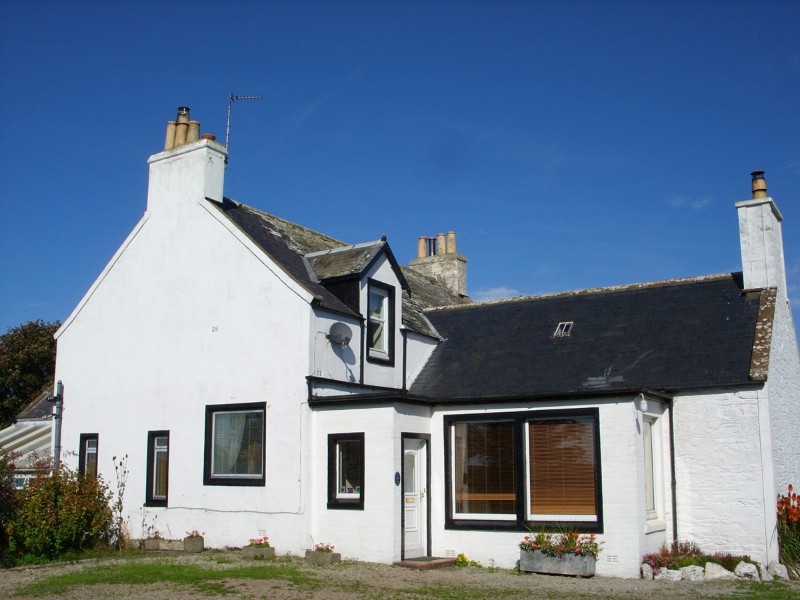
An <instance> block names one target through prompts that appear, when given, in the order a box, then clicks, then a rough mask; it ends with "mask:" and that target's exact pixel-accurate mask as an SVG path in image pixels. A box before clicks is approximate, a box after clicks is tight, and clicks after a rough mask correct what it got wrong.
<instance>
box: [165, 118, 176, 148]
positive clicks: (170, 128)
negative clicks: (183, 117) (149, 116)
mask: <svg viewBox="0 0 800 600" xmlns="http://www.w3.org/2000/svg"><path fill="white" fill-rule="evenodd" d="M174 147H175V121H167V137H166V138H165V139H164V150H172V149H173V148H174Z"/></svg>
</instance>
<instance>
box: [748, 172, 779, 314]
mask: <svg viewBox="0 0 800 600" xmlns="http://www.w3.org/2000/svg"><path fill="white" fill-rule="evenodd" d="M751 175H752V179H753V181H752V190H753V198H752V199H751V200H744V201H742V202H737V203H736V209H737V211H738V213H739V243H740V244H741V247H742V271H743V273H744V287H745V289H748V290H751V289H762V288H769V287H774V288H778V297H779V298H782V299H784V300H785V299H786V269H785V267H784V261H783V236H782V234H781V221H782V220H783V216H782V215H781V212H780V211H779V210H778V207H777V205H776V204H775V201H774V200H773V199H772V198H770V197H769V196H768V195H767V182H766V179H764V171H753V173H752V174H751Z"/></svg>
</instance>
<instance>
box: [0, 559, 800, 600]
mask: <svg viewBox="0 0 800 600" xmlns="http://www.w3.org/2000/svg"><path fill="white" fill-rule="evenodd" d="M124 560H126V559H124V558H123V559H103V560H92V561H83V562H80V563H72V564H58V565H47V566H41V567H33V568H24V567H18V568H15V569H8V570H5V571H0V598H7V597H10V596H11V595H12V594H13V593H14V592H15V591H16V590H18V589H19V588H21V587H24V586H26V585H28V584H30V583H33V582H35V581H39V580H42V579H46V578H49V577H53V576H55V575H60V574H63V573H68V572H73V571H79V570H85V569H98V568H100V569H102V568H104V567H105V568H108V566H110V565H113V564H115V563H118V562H120V561H124ZM128 560H131V559H128ZM136 560H138V561H164V562H171V563H176V564H182V563H184V564H185V563H197V564H202V566H204V567H208V568H215V569H227V568H231V567H240V566H245V565H248V564H250V565H252V564H267V563H266V562H265V563H254V562H253V561H248V560H245V559H243V558H242V557H241V554H240V553H239V552H236V551H230V552H221V551H207V552H204V553H202V554H199V555H191V554H175V555H161V556H153V557H146V558H138V559H136ZM278 563H279V564H283V565H286V566H291V567H294V568H296V569H298V570H300V571H302V572H303V573H306V574H308V575H309V576H310V577H312V578H313V582H312V583H300V584H293V583H290V582H289V581H286V580H256V579H229V580H224V582H223V583H224V586H223V587H224V588H226V589H227V594H226V595H228V597H236V598H270V599H277V600H284V599H299V598H304V599H307V598H313V599H325V600H328V599H331V600H338V599H345V598H347V599H370V600H372V599H378V598H385V599H395V598H398V599H409V600H411V599H413V600H420V599H424V598H439V599H442V598H446V599H453V600H456V599H458V600H461V599H464V598H468V599H471V600H472V599H475V600H478V599H483V598H486V599H491V600H497V599H498V598H552V599H558V600H570V599H579V598H580V599H584V598H620V599H622V598H625V599H633V598H643V599H644V598H647V599H651V598H653V599H660V598H664V599H666V598H670V599H673V598H677V599H689V598H735V597H737V596H739V595H746V594H747V593H748V592H750V593H751V594H752V590H750V588H748V587H746V586H742V585H741V584H739V583H738V582H713V583H692V582H665V581H643V580H634V579H615V578H610V577H593V578H590V579H576V578H572V577H558V576H548V575H535V574H529V573H525V574H519V573H517V572H515V571H508V570H504V569H480V568H474V567H466V568H449V569H439V570H433V571H414V570H409V569H404V568H401V567H395V566H390V565H382V564H375V563H367V562H357V561H345V562H342V563H341V564H339V565H334V566H329V567H314V566H312V565H309V564H307V563H306V562H305V561H304V560H303V559H301V558H296V557H281V558H279V559H278ZM778 585H781V586H782V587H780V588H778V589H775V588H776V587H777V586H767V587H765V589H764V591H765V592H770V591H771V592H772V593H773V594H776V595H770V597H771V598H779V597H784V596H785V597H786V598H800V581H791V582H782V583H781V584H778ZM226 589H222V590H221V591H217V592H216V593H214V592H213V591H206V592H205V593H210V594H211V595H219V594H221V593H225V592H226ZM203 595H204V592H203V591H201V590H198V589H196V588H194V587H192V586H186V585H177V584H172V583H159V584H148V585H109V584H97V585H90V586H80V587H72V588H69V591H67V592H66V593H65V594H63V595H60V596H52V597H55V598H62V599H72V598H76V599H85V598H98V599H99V598H144V597H147V598H169V599H171V600H172V599H175V600H182V599H193V598H198V597H201V596H203ZM39 597H41V596H39ZM750 597H754V596H750Z"/></svg>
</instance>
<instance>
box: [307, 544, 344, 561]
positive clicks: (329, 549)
mask: <svg viewBox="0 0 800 600" xmlns="http://www.w3.org/2000/svg"><path fill="white" fill-rule="evenodd" d="M333 550H334V545H333V544H327V543H325V542H321V543H319V544H314V549H313V550H306V560H307V561H308V562H310V563H313V564H315V565H330V564H333V563H338V562H340V561H341V560H342V555H341V554H339V553H338V552H334V551H333Z"/></svg>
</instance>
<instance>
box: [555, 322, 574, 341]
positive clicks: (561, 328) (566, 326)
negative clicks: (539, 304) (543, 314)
mask: <svg viewBox="0 0 800 600" xmlns="http://www.w3.org/2000/svg"><path fill="white" fill-rule="evenodd" d="M573 325H574V321H561V323H559V324H558V326H557V327H556V330H555V331H554V332H553V337H568V336H569V335H570V333H572V326H573Z"/></svg>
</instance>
